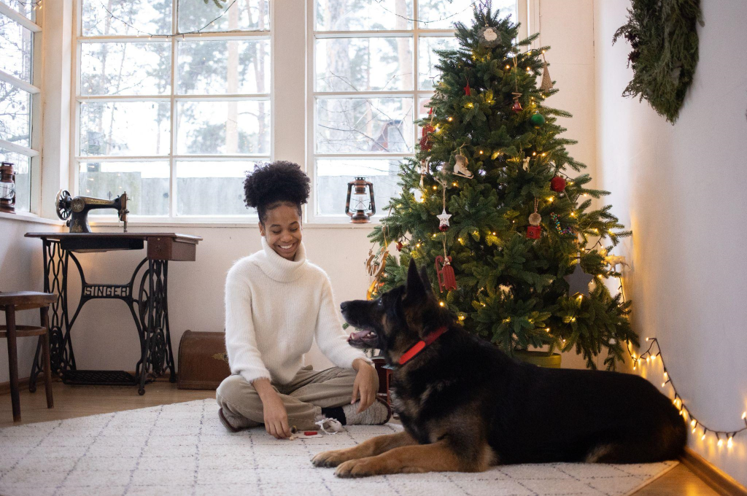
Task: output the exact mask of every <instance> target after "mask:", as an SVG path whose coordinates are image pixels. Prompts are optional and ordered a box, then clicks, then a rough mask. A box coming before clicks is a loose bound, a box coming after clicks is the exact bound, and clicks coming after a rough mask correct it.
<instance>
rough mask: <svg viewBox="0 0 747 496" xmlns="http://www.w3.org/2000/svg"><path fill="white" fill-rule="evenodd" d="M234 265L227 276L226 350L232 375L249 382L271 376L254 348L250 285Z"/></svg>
mask: <svg viewBox="0 0 747 496" xmlns="http://www.w3.org/2000/svg"><path fill="white" fill-rule="evenodd" d="M242 279H243V277H242V276H241V274H240V271H239V270H237V267H236V266H234V267H233V268H232V269H231V270H230V271H229V273H228V277H226V352H227V353H228V364H229V366H230V367H231V373H232V374H241V376H242V377H243V378H244V379H246V380H247V381H248V382H252V381H254V380H256V379H260V378H263V377H265V378H267V379H270V378H271V377H270V372H269V371H268V370H267V368H266V367H265V364H264V362H263V361H262V356H261V355H260V353H259V350H258V349H257V338H256V336H255V334H254V322H253V320H252V294H251V290H250V288H249V285H248V284H247V283H246V281H244V280H242Z"/></svg>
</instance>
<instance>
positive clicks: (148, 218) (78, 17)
mask: <svg viewBox="0 0 747 496" xmlns="http://www.w3.org/2000/svg"><path fill="white" fill-rule="evenodd" d="M73 1H74V16H73V40H72V46H73V48H72V75H71V77H72V85H71V105H70V114H71V121H70V129H71V133H70V161H69V170H68V173H69V177H70V191H71V193H72V195H73V196H77V195H81V194H82V193H81V192H80V181H79V174H80V170H79V163H80V162H85V161H102V162H106V161H109V162H138V161H139V162H148V161H154V162H168V164H169V213H168V215H132V214H130V215H128V218H127V220H128V223H132V224H133V225H144V226H145V225H169V224H213V223H217V224H244V223H248V222H253V217H252V216H251V215H249V214H250V212H247V214H244V215H221V216H210V215H178V213H177V207H178V194H179V192H178V189H177V179H178V178H177V174H176V169H177V162H179V161H181V162H187V161H201V160H204V161H210V162H234V163H235V162H236V161H237V160H242V159H243V161H245V162H246V163H247V164H251V163H252V162H261V161H268V160H273V158H272V157H274V156H275V153H274V150H275V148H274V136H275V121H274V117H275V115H274V113H275V98H274V81H275V78H274V63H275V60H274V54H275V43H274V38H275V36H274V31H275V30H274V25H275V24H274V22H275V16H274V8H273V7H274V4H275V0H267V1H268V6H269V9H268V10H269V12H268V22H269V29H268V30H266V31H240V30H237V31H220V32H208V31H205V32H202V33H190V34H187V33H184V34H181V33H178V32H177V31H178V28H179V24H178V15H179V9H178V4H179V0H171V1H172V2H173V3H172V9H171V34H170V35H164V36H160V35H159V36H150V35H143V34H136V35H129V34H128V35H110V36H83V33H82V29H83V22H82V19H83V15H82V9H83V2H84V0H73ZM166 38H168V41H162V40H163V39H166ZM251 39H262V40H268V41H269V43H270V68H269V71H270V85H269V88H270V92H269V93H236V94H228V93H226V94H214V95H206V94H197V95H192V94H178V88H177V81H176V76H177V74H176V72H177V67H178V51H179V50H178V47H179V45H178V44H179V42H180V40H181V41H184V40H199V41H234V40H238V41H242V40H251ZM91 42H93V43H106V42H110V43H117V42H121V43H126V42H143V43H148V42H154V43H170V44H171V47H170V53H171V73H170V82H171V84H170V91H169V93H166V94H164V95H95V96H85V95H82V94H81V91H80V89H81V88H80V86H81V77H80V70H81V61H82V57H81V48H82V46H83V44H84V43H91ZM211 100H216V101H227V100H236V101H251V100H262V101H266V102H268V103H269V105H270V114H269V115H270V140H269V143H270V144H269V153H268V154H231V155H227V154H216V155H209V154H178V153H177V138H178V129H177V127H176V125H175V122H176V113H177V104H178V103H179V102H184V101H194V102H200V101H211ZM87 101H101V102H117V101H123V102H127V101H129V102H144V101H158V102H169V105H170V111H169V125H170V126H169V129H170V131H169V132H170V140H169V151H168V153H167V154H163V155H160V156H156V155H122V156H118V155H95V156H93V155H91V156H87V155H82V154H80V153H79V147H80V104H81V103H82V102H87ZM92 222H95V223H96V224H99V225H118V222H117V216H116V215H114V214H111V215H101V216H96V218H95V220H94V219H92Z"/></svg>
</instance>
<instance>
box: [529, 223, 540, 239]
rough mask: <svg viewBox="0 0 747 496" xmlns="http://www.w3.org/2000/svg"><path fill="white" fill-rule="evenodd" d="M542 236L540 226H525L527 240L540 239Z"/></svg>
mask: <svg viewBox="0 0 747 496" xmlns="http://www.w3.org/2000/svg"><path fill="white" fill-rule="evenodd" d="M541 236H542V226H527V238H529V239H540V237H541Z"/></svg>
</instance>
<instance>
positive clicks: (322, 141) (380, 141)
mask: <svg viewBox="0 0 747 496" xmlns="http://www.w3.org/2000/svg"><path fill="white" fill-rule="evenodd" d="M316 105H317V109H316V110H317V112H316V150H317V152H318V153H362V152H401V153H412V151H413V148H412V141H413V129H412V126H413V124H412V106H413V104H412V98H399V97H392V98H318V99H317V101H316Z"/></svg>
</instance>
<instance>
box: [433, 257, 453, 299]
mask: <svg viewBox="0 0 747 496" xmlns="http://www.w3.org/2000/svg"><path fill="white" fill-rule="evenodd" d="M436 275H437V276H438V289H439V290H440V291H441V292H442V293H443V292H444V291H451V290H452V289H456V288H457V283H456V276H455V275H454V267H452V266H451V257H448V259H446V260H445V261H444V257H442V256H440V255H439V256H437V257H436Z"/></svg>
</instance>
